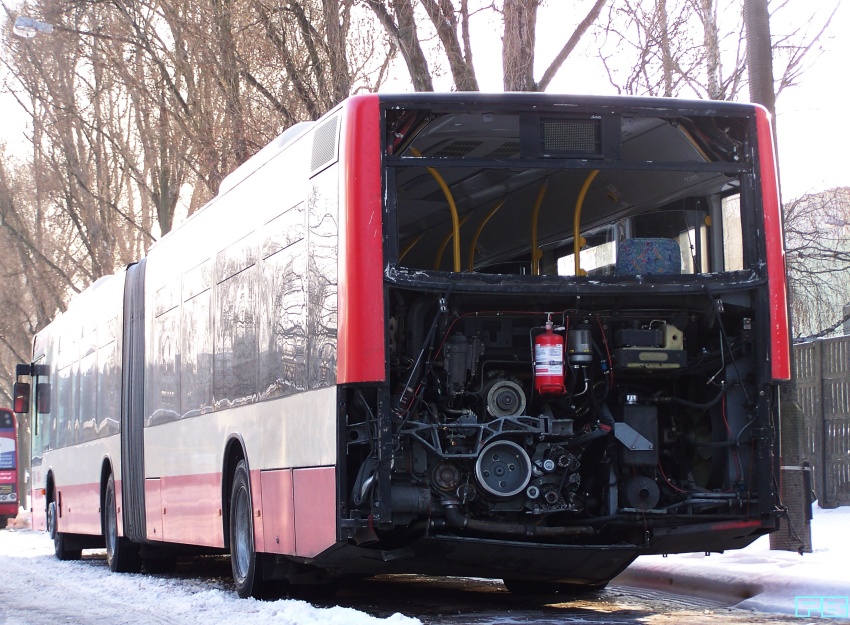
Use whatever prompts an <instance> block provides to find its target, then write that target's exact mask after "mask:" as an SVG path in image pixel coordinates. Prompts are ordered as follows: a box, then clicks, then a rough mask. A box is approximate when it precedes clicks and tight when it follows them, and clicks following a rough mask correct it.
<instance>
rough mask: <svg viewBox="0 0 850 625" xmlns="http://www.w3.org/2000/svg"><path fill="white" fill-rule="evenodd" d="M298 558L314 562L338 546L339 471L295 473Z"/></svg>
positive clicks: (294, 488) (318, 470)
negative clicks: (316, 557) (337, 504)
mask: <svg viewBox="0 0 850 625" xmlns="http://www.w3.org/2000/svg"><path fill="white" fill-rule="evenodd" d="M292 482H293V493H294V503H295V554H296V555H298V556H302V557H305V558H311V557H313V556H316V555H318V554H320V553H321V552H322V551H324V550H325V549H327V548H328V547H330V546H332V545H333V544H334V543H335V542H336V539H337V538H336V536H337V531H336V527H337V520H336V470H335V468H334V467H317V468H314V469H295V470H294V471H293V472H292Z"/></svg>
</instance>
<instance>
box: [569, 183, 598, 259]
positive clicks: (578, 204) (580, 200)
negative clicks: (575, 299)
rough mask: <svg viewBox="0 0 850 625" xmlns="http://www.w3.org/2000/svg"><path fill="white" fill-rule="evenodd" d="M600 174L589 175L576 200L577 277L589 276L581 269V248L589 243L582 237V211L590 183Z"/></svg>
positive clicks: (575, 243) (574, 230) (574, 228)
mask: <svg viewBox="0 0 850 625" xmlns="http://www.w3.org/2000/svg"><path fill="white" fill-rule="evenodd" d="M598 173H599V170H598V169H594V170H593V171H592V172H590V173H589V174H588V175H587V178H585V180H584V184H583V185H581V191H579V194H578V199H577V200H576V210H575V214H574V215H573V254H574V255H575V261H576V275H577V276H586V275H587V272H586V271H585V270H584V269H582V268H581V259H580V258H579V255H580V253H581V248H582V247H584V244H585V243H587V241H586V240H585V239H584V237H583V236H581V209H582V207H583V206H584V196H585V195H587V190H588V189H589V188H590V183H592V182H593V179H594V178H596V174H598Z"/></svg>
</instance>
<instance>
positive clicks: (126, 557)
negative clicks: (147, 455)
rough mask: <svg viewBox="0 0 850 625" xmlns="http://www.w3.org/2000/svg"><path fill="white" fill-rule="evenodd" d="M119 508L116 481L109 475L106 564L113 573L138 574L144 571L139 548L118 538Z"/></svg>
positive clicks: (104, 518)
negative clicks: (116, 500)
mask: <svg viewBox="0 0 850 625" xmlns="http://www.w3.org/2000/svg"><path fill="white" fill-rule="evenodd" d="M117 512H118V508H117V505H116V503H115V479H114V478H113V477H112V475H111V474H110V475H109V480H108V481H107V482H106V496H105V497H104V506H103V536H104V538H105V540H106V563H107V564H108V565H109V570H110V571H112V572H113V573H138V572H139V571H141V570H142V559H141V558H140V557H139V546H138V545H134V544H133V543H131V542H130V541H129V540H127V539H126V538H122V537H120V536H118V514H117Z"/></svg>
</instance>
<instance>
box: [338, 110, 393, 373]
mask: <svg viewBox="0 0 850 625" xmlns="http://www.w3.org/2000/svg"><path fill="white" fill-rule="evenodd" d="M344 111H345V113H344V115H343V116H342V119H343V126H342V135H341V145H340V155H341V167H340V172H341V173H340V175H341V176H342V177H343V179H342V180H341V188H340V233H339V354H338V357H339V361H338V369H337V381H338V383H339V384H348V383H352V382H379V381H383V380H384V378H385V368H384V304H383V257H382V256H383V240H382V231H381V224H382V204H381V167H380V165H381V156H380V155H381V149H380V117H379V108H378V96H375V95H369V96H361V97H357V98H352V99H351V100H349V101H348V102H347V103H346V105H345V108H344Z"/></svg>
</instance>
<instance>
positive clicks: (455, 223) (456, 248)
mask: <svg viewBox="0 0 850 625" xmlns="http://www.w3.org/2000/svg"><path fill="white" fill-rule="evenodd" d="M410 153H411V154H413V156H422V152H420V151H419V150H417V149H416V148H414V147H412V146H411V148H410ZM425 169H427V170H428V173H430V174H431V175H432V176H433V177H434V180H436V181H437V184H438V185H440V188H441V189H442V190H443V195H445V196H446V200H447V201H448V203H449V210H450V211H451V213H452V236H454V245H453V246H452V247H453V253H454V254H453V255H454V271H455V273H460V220H459V219H458V216H457V206H456V205H455V199H454V197H452V192H451V189H449V185H447V184H446V181H445V180H444V179H443V177H442V176H441V175H440V172H438V171H437V170H436V169H434V168H433V167H426V168H425ZM447 243H448V241H447ZM443 249H445V246H444V248H443ZM438 257H440V258H441V257H442V251H440V253H439V254H438Z"/></svg>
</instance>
